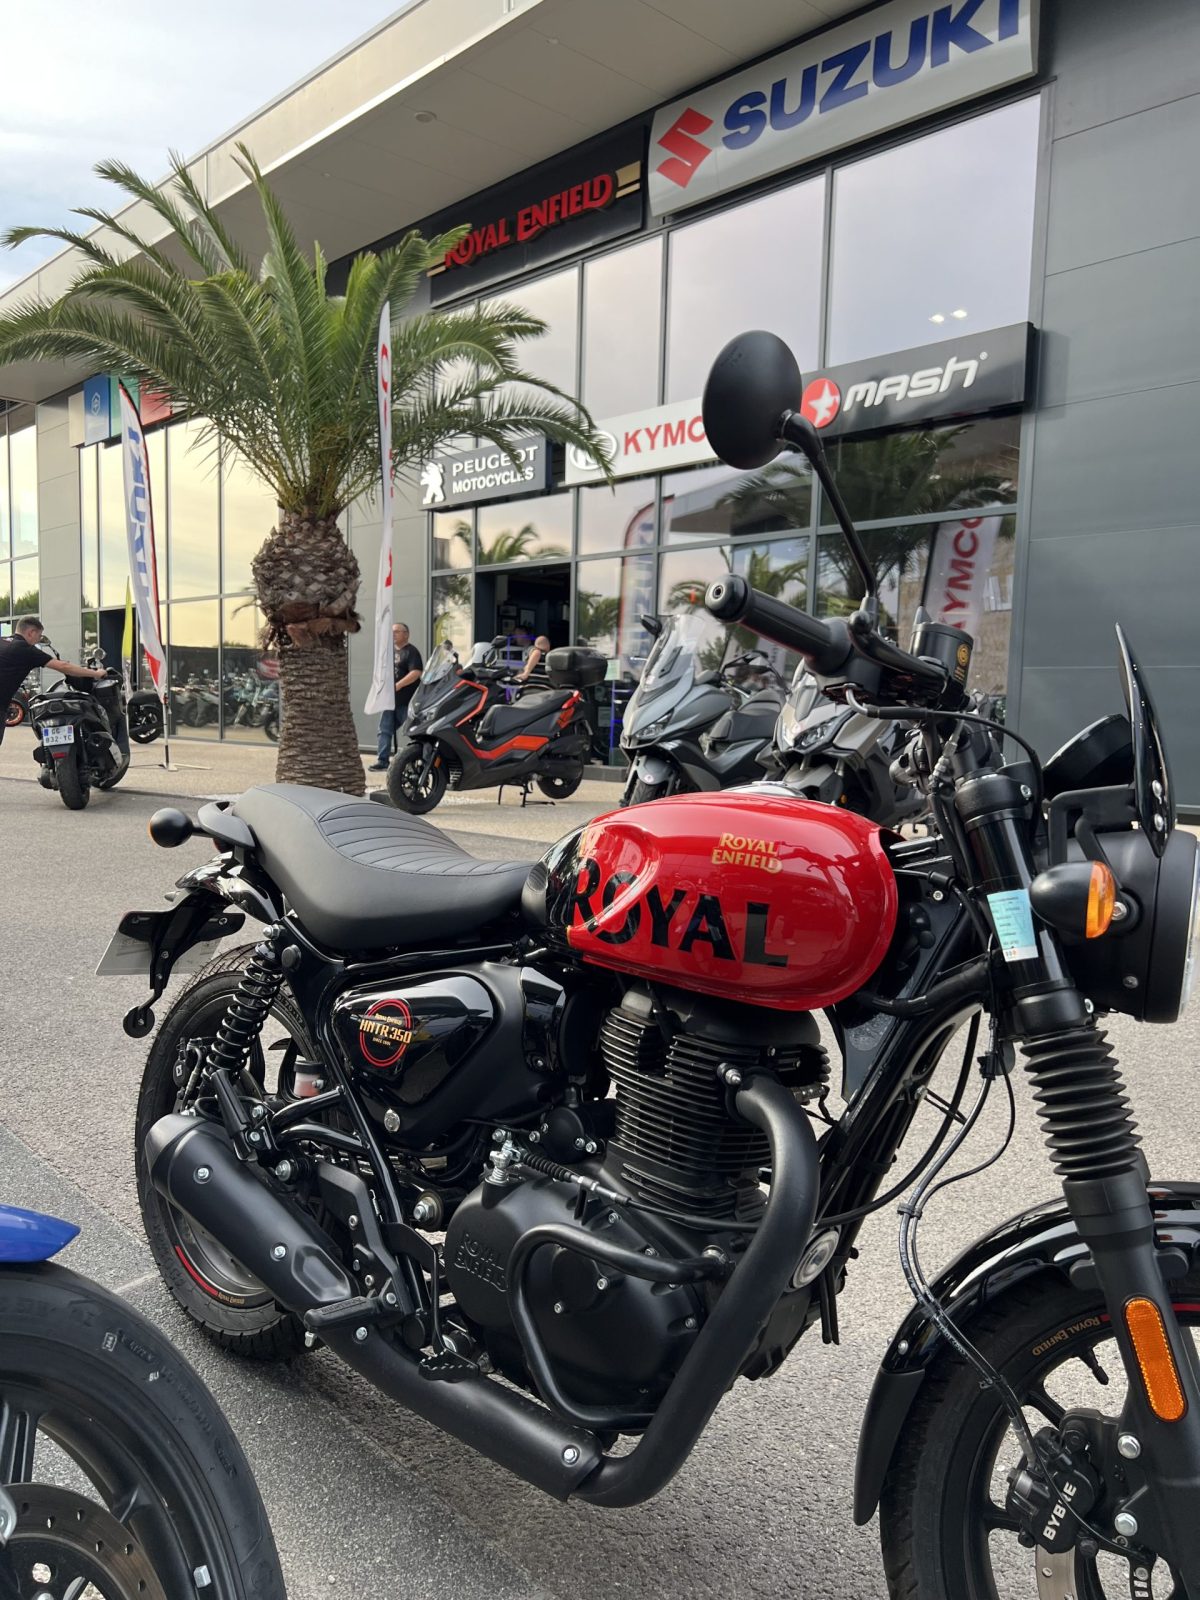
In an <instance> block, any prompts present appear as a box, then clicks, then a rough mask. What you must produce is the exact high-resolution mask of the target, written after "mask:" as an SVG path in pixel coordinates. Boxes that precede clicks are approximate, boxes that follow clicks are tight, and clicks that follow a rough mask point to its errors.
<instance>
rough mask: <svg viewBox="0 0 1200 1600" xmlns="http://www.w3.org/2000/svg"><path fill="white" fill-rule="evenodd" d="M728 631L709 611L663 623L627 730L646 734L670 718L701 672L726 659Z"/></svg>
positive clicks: (630, 710) (629, 709) (631, 704)
mask: <svg viewBox="0 0 1200 1600" xmlns="http://www.w3.org/2000/svg"><path fill="white" fill-rule="evenodd" d="M727 639H728V629H727V628H725V627H724V626H723V625H722V624H721V623H719V622H718V621H717V620H716V619H715V618H714V617H710V616H709V614H708V612H707V611H688V612H682V613H680V614H678V615H676V616H672V617H667V618H665V619H664V621H663V631H662V632H661V633H660V634H659V636H658V638H657V639H656V640H655V641H654V648H653V649H652V650H651V652H650V655H649V657H648V658H647V660H646V666H645V670H644V671H643V672H642V677H641V681H640V682H639V684H638V686H637V688H636V689H635V690H634V692H633V697H632V698H631V700H630V702H629V705H628V706H627V707H626V709H625V730H626V732H628V733H630V734H634V733H638V732H641V731H644V729H645V728H646V727H647V726H648V725H649V724H651V723H654V722H657V721H659V720H660V719H661V718H663V717H666V716H667V715H668V714H669V713H670V712H671V711H672V710H673V709H674V707H675V706H677V705H678V704H679V702H680V701H681V700H682V699H683V697H684V696H685V695H686V694H687V693H688V691H689V690H690V689H691V688H692V686H693V685H694V684H695V682H696V678H697V677H698V675H699V674H700V673H701V672H710V671H713V670H714V669H717V668H719V667H720V666H721V665H722V663H723V661H724V659H725V650H726V643H727Z"/></svg>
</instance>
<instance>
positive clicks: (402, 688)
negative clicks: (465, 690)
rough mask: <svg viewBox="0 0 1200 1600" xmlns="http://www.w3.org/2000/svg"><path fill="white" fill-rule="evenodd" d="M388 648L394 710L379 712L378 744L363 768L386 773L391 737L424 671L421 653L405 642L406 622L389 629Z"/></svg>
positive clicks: (402, 723) (406, 633)
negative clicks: (372, 758) (394, 683)
mask: <svg viewBox="0 0 1200 1600" xmlns="http://www.w3.org/2000/svg"><path fill="white" fill-rule="evenodd" d="M392 647H393V653H394V660H393V662H392V668H393V671H394V673H395V678H396V709H395V711H384V712H381V713H380V717H379V745H378V748H377V750H376V756H375V760H374V762H373V763H372V765H371V766H369V767H368V768H367V771H368V772H386V771H387V765H388V762H389V761H390V760H391V758H392V736H393V735H394V734H396V733H398V732H399V731H400V729H401V728H402V727H403V726H404V720H405V718H406V717H407V716H408V706H409V702H410V701H411V699H412V697H413V695H414V694H416V692H417V685H418V683H420V681H421V673H422V672H423V671H424V669H425V663H424V662H423V661H422V660H421V652H420V651H419V650H418V649H417V647H416V645H415V644H409V642H408V624H407V622H398V623H397V624H396V626H395V627H394V628H393V629H392Z"/></svg>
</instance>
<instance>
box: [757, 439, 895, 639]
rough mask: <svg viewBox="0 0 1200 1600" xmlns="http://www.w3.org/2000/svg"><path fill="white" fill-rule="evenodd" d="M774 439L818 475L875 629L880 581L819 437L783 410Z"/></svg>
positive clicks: (863, 604) (864, 604) (868, 615)
mask: <svg viewBox="0 0 1200 1600" xmlns="http://www.w3.org/2000/svg"><path fill="white" fill-rule="evenodd" d="M776 437H777V438H779V439H783V440H785V441H786V443H788V444H790V445H792V446H793V447H794V448H795V449H797V450H800V451H802V452H803V453H804V455H806V456H807V457H808V459H809V461H810V462H811V463H812V469H813V471H814V472H815V473H816V475H817V480H818V482H819V483H820V485H821V488H822V489H823V490H824V491H825V495H826V498H827V499H828V501H829V504H830V505H831V506H832V507H833V514H834V516H835V517H836V518H837V524H838V527H839V528H840V529H841V530H842V533H843V534H844V535H845V538H846V543H847V545H848V546H849V547H850V556H851V559H852V560H853V562H854V565H855V566H856V567H857V568H858V571H859V576H860V577H861V578H862V581H863V600H862V609H863V611H864V612H865V613H866V615H867V617H868V618H869V620H870V623H871V626H872V627H874V626H875V625H876V623H877V622H878V621H879V580H878V579H877V578H876V576H875V569H874V567H873V566H872V565H871V558H870V556H869V555H868V554H867V550H866V546H865V545H864V544H863V542H862V536H861V535H860V534H859V531H858V529H857V528H856V527H855V526H854V522H853V520H852V519H851V516H850V513H849V511H848V510H847V509H846V502H845V501H844V500H843V499H842V496H841V492H840V490H839V489H838V486H837V484H836V482H835V481H834V477H833V473H832V472H831V471H830V470H829V462H828V460H827V459H826V456H825V446H824V445H823V444H822V443H821V435H820V434H819V433H818V432H817V430H816V429H815V428H814V427H813V425H812V423H811V422H809V421H808V419H807V417H802V416H801V415H800V413H799V412H798V411H785V412H784V413H783V415H782V417H780V419H779V426H778V428H777V430H776Z"/></svg>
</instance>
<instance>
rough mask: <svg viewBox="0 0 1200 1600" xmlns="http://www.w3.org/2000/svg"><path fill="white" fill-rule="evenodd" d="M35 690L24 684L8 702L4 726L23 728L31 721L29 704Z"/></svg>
mask: <svg viewBox="0 0 1200 1600" xmlns="http://www.w3.org/2000/svg"><path fill="white" fill-rule="evenodd" d="M33 695H34V691H33V690H31V689H29V688H28V687H27V686H26V684H24V683H23V684H22V685H21V687H20V688H19V689H18V690H17V692H16V694H14V695H13V697H12V699H11V700H10V701H9V702H8V708H7V710H6V711H5V713H4V726H5V727H6V728H23V727H24V726H25V724H26V723H27V722H28V721H29V705H30V702H31V700H32V699H33Z"/></svg>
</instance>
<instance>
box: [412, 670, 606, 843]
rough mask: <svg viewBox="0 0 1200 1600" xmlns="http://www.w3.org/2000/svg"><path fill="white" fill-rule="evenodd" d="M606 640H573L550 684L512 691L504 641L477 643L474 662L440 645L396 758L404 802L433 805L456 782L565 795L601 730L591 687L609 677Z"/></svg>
mask: <svg viewBox="0 0 1200 1600" xmlns="http://www.w3.org/2000/svg"><path fill="white" fill-rule="evenodd" d="M606 667H607V662H606V661H605V658H604V657H603V656H602V655H601V654H600V652H599V651H598V650H587V649H583V648H566V649H559V650H551V651H549V652H548V654H547V656H546V676H547V677H548V678H549V680H550V685H551V686H550V688H549V689H524V690H522V691H521V693H520V694H519V695H518V697H517V699H516V700H514V701H513V702H512V704H511V705H509V704H506V702H505V698H504V683H505V679H506V678H507V676H508V671H509V669H508V668H507V667H506V666H505V665H504V663H503V662H502V661H501V659H500V655H499V652H498V651H497V649H496V646H495V645H494V644H490V645H489V644H477V645H476V646H475V648H474V649H473V650H472V652H471V654H470V656H469V657H468V659H467V661H466V663H465V665H463V666H461V667H460V666H458V664H457V658H456V657H455V655H454V652H453V650H452V649H451V648H450V647H449V646H448V645H442V646H439V647H438V649H437V650H436V651H435V652H434V654H433V656H432V658H431V660H430V663H429V665H428V666H427V667H426V669H425V671H424V673H423V674H422V677H421V683H420V687H419V688H418V690H417V693H416V694H415V695H414V696H413V700H412V704H411V706H410V709H409V714H408V721H407V722H406V724H405V728H404V743H403V744H402V745H401V747H400V749H399V750H398V751H397V753H396V755H395V757H394V758H393V760H392V764H391V766H390V767H389V768H388V775H387V791H388V796H389V798H390V800H391V802H392V804H393V805H394V806H395V807H396V808H397V810H399V811H407V812H409V813H411V814H412V815H414V816H420V815H422V814H423V813H424V812H426V811H432V810H433V808H434V806H436V805H437V804H438V802H439V801H440V800H441V798H442V796H443V795H444V794H445V793H446V790H447V789H454V790H466V789H487V788H490V787H492V785H494V784H506V783H513V784H517V785H518V786H519V787H520V788H521V789H522V791H523V798H524V796H526V795H528V792H529V788H530V786H531V785H532V784H536V785H537V787H538V788H539V789H540V790H541V791H542V793H543V794H544V795H546V796H548V797H549V798H550V799H551V800H565V799H566V798H567V796H568V795H572V794H574V793H575V791H576V789H578V787H579V785H580V783H581V782H582V780H583V768H584V763H585V762H586V760H587V758H588V752H589V750H590V748H591V743H592V739H593V736H594V731H593V728H592V724H591V721H590V719H589V717H588V706H587V703H586V701H585V699H584V694H583V691H584V690H585V689H590V688H594V687H595V686H596V685H597V684H599V683H602V682H603V681H604V674H605V670H606Z"/></svg>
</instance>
